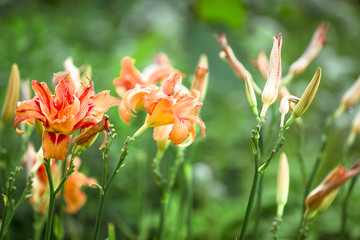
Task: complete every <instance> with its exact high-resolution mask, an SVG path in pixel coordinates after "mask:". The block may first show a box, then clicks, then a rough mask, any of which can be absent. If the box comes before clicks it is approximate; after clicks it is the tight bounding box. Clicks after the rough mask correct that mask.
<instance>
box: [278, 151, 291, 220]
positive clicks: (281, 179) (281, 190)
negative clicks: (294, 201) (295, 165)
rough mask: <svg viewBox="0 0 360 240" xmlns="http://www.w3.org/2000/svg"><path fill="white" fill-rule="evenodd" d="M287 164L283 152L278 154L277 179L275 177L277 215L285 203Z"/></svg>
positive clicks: (287, 180) (287, 191)
mask: <svg viewBox="0 0 360 240" xmlns="http://www.w3.org/2000/svg"><path fill="white" fill-rule="evenodd" d="M289 183H290V177H289V164H288V161H287V157H286V154H285V153H282V154H281V156H280V163H279V170H278V179H277V191H276V204H277V206H278V207H277V216H278V217H282V215H283V212H284V207H285V205H286V203H287V199H288V193H289Z"/></svg>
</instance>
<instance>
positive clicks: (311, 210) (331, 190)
mask: <svg viewBox="0 0 360 240" xmlns="http://www.w3.org/2000/svg"><path fill="white" fill-rule="evenodd" d="M359 173H360V161H357V162H356V163H355V164H354V166H353V167H352V168H350V169H349V170H345V168H344V167H343V166H342V165H338V166H337V167H336V168H335V169H334V170H333V171H331V172H330V173H329V174H328V175H327V176H326V178H325V179H324V180H323V181H322V182H321V183H320V185H319V186H317V187H316V188H315V189H314V190H313V191H311V192H310V193H309V195H308V196H307V198H306V212H305V216H304V218H305V219H307V218H310V219H311V218H313V217H315V216H317V215H319V214H320V213H322V212H323V211H325V210H326V208H327V207H329V206H330V204H331V202H332V200H333V199H334V198H335V195H336V191H337V189H338V188H340V187H341V186H342V185H344V184H345V183H346V181H347V180H349V179H350V178H352V177H354V176H356V175H357V174H359ZM310 214H311V215H310Z"/></svg>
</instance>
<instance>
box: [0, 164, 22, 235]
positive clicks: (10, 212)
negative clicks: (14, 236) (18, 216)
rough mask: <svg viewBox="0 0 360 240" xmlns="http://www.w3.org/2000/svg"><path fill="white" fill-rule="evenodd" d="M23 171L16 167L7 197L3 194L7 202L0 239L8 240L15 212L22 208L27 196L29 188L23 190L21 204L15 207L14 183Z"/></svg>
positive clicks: (9, 183) (5, 203) (8, 187)
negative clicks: (13, 197) (21, 205)
mask: <svg viewBox="0 0 360 240" xmlns="http://www.w3.org/2000/svg"><path fill="white" fill-rule="evenodd" d="M21 170H22V168H20V167H16V170H15V173H14V172H11V173H10V176H9V179H8V182H7V192H6V195H4V194H3V198H4V200H5V197H6V199H7V200H6V201H4V214H3V219H2V223H1V230H0V239H1V240H3V239H7V231H8V228H9V225H10V222H11V219H12V217H13V216H14V213H15V211H16V210H17V208H18V207H19V206H20V204H21V203H22V202H23V198H24V197H25V196H23V195H24V194H25V190H26V189H27V188H25V189H24V190H23V193H22V196H21V197H20V200H21V202H18V203H17V204H16V205H15V206H14V204H15V200H14V199H12V194H13V193H14V191H15V189H16V187H15V186H14V182H15V178H16V177H17V175H18V174H19V172H20V171H21Z"/></svg>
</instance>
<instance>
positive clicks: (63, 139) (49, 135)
mask: <svg viewBox="0 0 360 240" xmlns="http://www.w3.org/2000/svg"><path fill="white" fill-rule="evenodd" d="M70 140H71V137H70V136H67V135H63V134H57V133H54V132H48V131H44V133H43V137H42V149H43V151H44V158H55V159H60V160H62V161H64V160H65V158H66V153H67V151H68V148H69V144H70Z"/></svg>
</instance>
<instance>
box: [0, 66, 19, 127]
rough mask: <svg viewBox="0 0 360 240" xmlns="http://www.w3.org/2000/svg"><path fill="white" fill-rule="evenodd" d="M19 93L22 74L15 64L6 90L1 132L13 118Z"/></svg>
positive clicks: (0, 125) (0, 123)
mask: <svg viewBox="0 0 360 240" xmlns="http://www.w3.org/2000/svg"><path fill="white" fill-rule="evenodd" d="M19 92H20V72H19V68H18V66H17V65H16V64H13V65H12V67H11V72H10V78H9V82H8V87H7V90H6V95H5V101H4V104H3V106H2V111H1V122H0V130H1V128H2V127H3V126H4V125H5V124H6V123H7V122H8V121H10V119H11V118H12V117H13V115H14V111H15V109H16V104H17V102H18V100H19Z"/></svg>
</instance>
